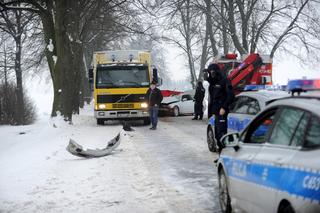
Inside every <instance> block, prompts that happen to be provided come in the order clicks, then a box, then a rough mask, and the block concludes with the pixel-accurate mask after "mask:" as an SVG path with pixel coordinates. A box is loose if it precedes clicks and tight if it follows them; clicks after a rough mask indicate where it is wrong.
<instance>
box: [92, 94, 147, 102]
mask: <svg viewBox="0 0 320 213" xmlns="http://www.w3.org/2000/svg"><path fill="white" fill-rule="evenodd" d="M145 96H146V95H145V94H130V95H128V94H122V95H98V97H97V103H121V102H122V103H123V102H126V103H128V102H139V103H141V102H145V101H146V97H145Z"/></svg>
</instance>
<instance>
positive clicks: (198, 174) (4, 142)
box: [0, 110, 220, 213]
mask: <svg viewBox="0 0 320 213" xmlns="http://www.w3.org/2000/svg"><path fill="white" fill-rule="evenodd" d="M53 123H54V124H55V125H54V126H55V127H53ZM121 128H122V127H121V126H120V125H119V123H118V122H113V123H107V124H106V125H105V126H97V125H96V123H95V120H94V118H93V116H92V113H91V112H90V110H89V111H88V112H86V111H85V112H82V114H81V115H80V116H76V117H75V119H74V125H68V124H66V123H64V122H61V121H49V122H48V121H47V120H46V119H42V120H40V121H39V122H37V123H36V124H34V125H30V126H22V127H10V126H1V127H0V135H1V138H0V212H95V213H99V212H139V213H140V212H220V210H219V205H218V199H217V180H216V169H215V166H214V164H213V160H214V159H215V158H216V155H215V154H212V153H210V152H209V151H208V150H207V145H206V137H205V128H206V123H205V121H191V117H189V116H186V117H179V118H161V120H160V122H159V127H158V130H157V131H151V130H149V127H147V126H142V125H136V126H133V128H134V129H135V131H133V132H122V135H121V137H122V138H121V144H120V146H119V147H118V149H117V151H116V152H115V153H114V154H113V155H110V156H106V157H102V158H93V159H84V158H79V157H76V156H72V155H71V154H70V153H68V152H67V151H66V150H65V148H66V146H67V144H68V141H69V139H70V138H73V139H74V140H75V141H77V142H78V143H79V144H81V145H83V146H84V147H85V148H102V147H104V146H105V145H106V142H107V141H108V140H110V139H111V138H113V137H114V136H115V135H116V133H117V132H119V131H120V130H121ZM21 133H23V134H21Z"/></svg>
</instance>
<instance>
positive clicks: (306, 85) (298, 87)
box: [287, 79, 320, 92]
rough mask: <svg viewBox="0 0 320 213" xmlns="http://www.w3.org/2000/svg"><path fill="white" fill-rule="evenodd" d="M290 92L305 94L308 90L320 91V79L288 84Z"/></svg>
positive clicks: (295, 81)
mask: <svg viewBox="0 0 320 213" xmlns="http://www.w3.org/2000/svg"><path fill="white" fill-rule="evenodd" d="M287 90H288V91H289V92H305V91H308V90H320V79H308V80H306V79H302V80H291V81H289V82H288V85H287Z"/></svg>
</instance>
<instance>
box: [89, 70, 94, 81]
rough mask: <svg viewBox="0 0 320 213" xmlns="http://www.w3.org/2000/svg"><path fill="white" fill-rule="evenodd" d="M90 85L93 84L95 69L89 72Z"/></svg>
mask: <svg viewBox="0 0 320 213" xmlns="http://www.w3.org/2000/svg"><path fill="white" fill-rule="evenodd" d="M88 78H89V83H93V68H90V69H89V70H88Z"/></svg>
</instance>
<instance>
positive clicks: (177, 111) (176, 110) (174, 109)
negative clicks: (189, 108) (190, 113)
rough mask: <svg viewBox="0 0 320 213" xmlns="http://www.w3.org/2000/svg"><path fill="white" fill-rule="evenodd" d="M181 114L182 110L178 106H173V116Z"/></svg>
mask: <svg viewBox="0 0 320 213" xmlns="http://www.w3.org/2000/svg"><path fill="white" fill-rule="evenodd" d="M179 115H180V110H179V107H178V106H174V107H173V116H174V117H178V116H179Z"/></svg>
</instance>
